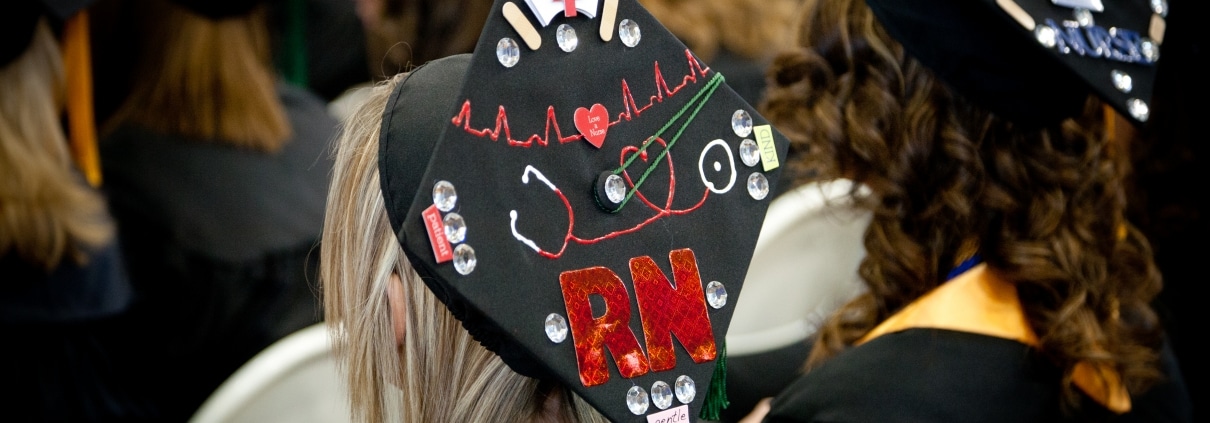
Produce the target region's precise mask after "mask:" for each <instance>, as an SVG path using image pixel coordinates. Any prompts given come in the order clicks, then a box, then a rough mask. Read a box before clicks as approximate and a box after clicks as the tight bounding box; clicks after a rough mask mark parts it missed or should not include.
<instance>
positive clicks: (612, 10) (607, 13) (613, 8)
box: [601, 0, 618, 43]
mask: <svg viewBox="0 0 1210 423" xmlns="http://www.w3.org/2000/svg"><path fill="white" fill-rule="evenodd" d="M617 17H618V0H605V7H604V8H603V9H602V10H601V40H603V41H605V42H607V43H608V42H610V41H612V40H613V24H614V20H615V19H617Z"/></svg>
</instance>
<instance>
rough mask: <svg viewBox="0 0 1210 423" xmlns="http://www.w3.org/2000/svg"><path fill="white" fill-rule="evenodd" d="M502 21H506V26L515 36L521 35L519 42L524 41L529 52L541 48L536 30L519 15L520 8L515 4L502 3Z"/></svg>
mask: <svg viewBox="0 0 1210 423" xmlns="http://www.w3.org/2000/svg"><path fill="white" fill-rule="evenodd" d="M504 19H506V20H508V24H509V25H512V26H513V29H514V30H516V31H517V34H520V35H521V40H523V41H525V45H527V46H529V49H530V50H537V49H538V48H539V47H542V36H541V35H538V29H537V28H534V24H532V23H529V18H526V17H525V14H524V13H521V8H519V7H517V4H516V3H513V2H511V1H510V2H507V3H504Z"/></svg>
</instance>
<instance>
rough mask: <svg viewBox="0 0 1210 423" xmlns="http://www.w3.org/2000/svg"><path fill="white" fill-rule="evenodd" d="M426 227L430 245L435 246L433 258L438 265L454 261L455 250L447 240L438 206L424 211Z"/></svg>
mask: <svg viewBox="0 0 1210 423" xmlns="http://www.w3.org/2000/svg"><path fill="white" fill-rule="evenodd" d="M422 216H424V227H425V229H427V230H428V232H429V243H430V244H433V256H434V257H436V258H437V262H438V263H445V262H447V261H450V260H453V259H454V250H453V249H452V248H450V241H449V240H448V239H446V238H445V223H442V221H441V211H440V210H437V206H436V205H432V206H429V208H427V209H424V213H423V214H422Z"/></svg>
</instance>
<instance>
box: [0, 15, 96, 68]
mask: <svg viewBox="0 0 1210 423" xmlns="http://www.w3.org/2000/svg"><path fill="white" fill-rule="evenodd" d="M92 2H93V0H11V1H10V2H8V3H7V4H6V5H5V11H4V13H0V67H4V66H7V65H8V64H9V62H12V61H13V60H15V59H16V58H17V57H19V56H21V53H24V52H25V50H26V49H27V48H29V43H30V42H31V41H33V36H34V25H37V23H38V20H39V19H41V18H42V17H43V16H47V17H49V18H51V19H53V20H54V21H55V22H57V23H61V22H62V21H64V20H66V19H67V18H69V17H71V15H74V14H75V13H76V12H79V11H80V10H82V9H84V8H86V7H88V5H89V4H92Z"/></svg>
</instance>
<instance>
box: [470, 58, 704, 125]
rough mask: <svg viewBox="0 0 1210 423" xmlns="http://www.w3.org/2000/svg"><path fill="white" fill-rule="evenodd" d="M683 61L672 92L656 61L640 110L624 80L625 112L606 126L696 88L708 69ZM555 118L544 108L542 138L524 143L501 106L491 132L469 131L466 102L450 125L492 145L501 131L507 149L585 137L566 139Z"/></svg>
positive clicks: (549, 108)
mask: <svg viewBox="0 0 1210 423" xmlns="http://www.w3.org/2000/svg"><path fill="white" fill-rule="evenodd" d="M685 58H686V59H687V60H688V62H689V73H688V74H687V75H685V76H684V77H682V78H681V83H680V85H677V86H676V87H675V88H669V87H668V81H667V80H665V79H664V74H663V72H661V71H660V62H659V61H656V62H655V74H654V78H655V95H652V96H651V98H650V101H648V103H647V105H646V106H643V107H639V106H638V104H637V103H636V102H635V100H634V96H633V95H632V94H631V92H630V85H629V84H627V83H626V79H625V78H623V79H622V106H623V109H624V111H623V112H621V113H618V118H617V120H614V121H612V122H609V126H613V125H616V124H618V123H619V122H621V121H622V120H623V119H624V120H626V121H630V120H631V119H633V117H634V116H642V114H643V112H645V111H647V109H650V108H651V107H652V106H654V105H655V103H662V102H663V101H664V99H665V98H672V97H673V96H675V95H676V94H677V93H679V92H680V91H681V89H682V88H685V86H687V85H689V84H690V83H695V84H696V83H697V79H698V77H699V76H700V77H705V76H706V73H707V72H709V71H710V68H709V67H705V66H703V65H702V63H701V62H700V61H698V60H697V58H695V57H693V53H692V52H691V51H689V49H685ZM557 116H558V113H556V112H555V106H553V105H552V106H547V108H546V129H545V130H543V132H542V134H541V135H539V134H536V133H535V134H533V135H530V136H529V137H527V138H525V140H524V141H520V140H517V139H515V138H513V136H512V130H511V129H510V128H509V125H508V112H507V111H505V109H504V106H503V105H501V106H500V109H499V112H497V113H496V127H495V128H494V129H492V128H483V129H474V128H471V123H470V122H471V101H470V100H466V101H465V102H463V103H462V108H461V110H459V112H458V115H457V116H454V118H453V119H451V122H453V124H454V126H461V127H462V129H463V130H465V131H466V132H467V133H469V134H471V135H474V136H477V137H480V138H482V137H488V138H491V140H492V141H498V140H499V139H500V133H501V131H503V132H504V138H505V139H507V140H508V145H509V146H513V147H525V148H529V147H530V146H532V145H533V144H534V142H535V141H536V142H537V143H538V145H541V146H543V147H545V146H547V145H548V144H550V140H551V137H550V131H551V129H554V132H555V139H556V140H558V141H559V143H560V144H566V143H569V142H573V141H577V140H581V139H583V138H584V136H583V135H580V134H572V135H568V136H563V131H562V130H561V129H559V122H558V119H557V118H556V117H557Z"/></svg>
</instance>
